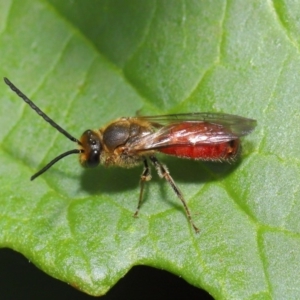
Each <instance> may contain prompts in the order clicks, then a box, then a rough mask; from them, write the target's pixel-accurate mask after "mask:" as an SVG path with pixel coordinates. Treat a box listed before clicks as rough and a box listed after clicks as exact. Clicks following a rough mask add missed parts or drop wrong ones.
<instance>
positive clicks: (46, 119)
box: [4, 77, 81, 145]
mask: <svg viewBox="0 0 300 300" xmlns="http://www.w3.org/2000/svg"><path fill="white" fill-rule="evenodd" d="M4 82H5V83H6V84H7V85H8V86H9V87H10V88H11V90H12V91H14V92H15V93H16V94H17V95H18V96H19V97H20V98H22V99H23V100H24V101H25V102H26V103H27V104H28V105H29V106H30V107H31V108H32V109H33V110H35V111H36V112H37V114H38V115H40V116H41V117H42V118H43V119H44V120H45V121H46V122H48V123H49V124H50V125H51V126H52V127H54V128H55V129H56V130H58V131H59V132H60V133H62V134H63V135H64V136H66V137H67V138H68V139H69V140H71V141H72V142H75V143H77V144H79V145H81V143H80V141H79V140H78V139H76V138H75V137H73V136H72V135H71V134H70V133H68V132H67V131H66V130H64V129H63V128H61V127H60V126H59V125H58V124H57V123H55V122H54V121H53V120H52V119H51V118H49V117H48V116H47V115H46V114H45V113H44V112H43V111H42V110H41V109H39V108H38V107H37V106H36V105H35V104H34V103H33V102H32V101H31V100H30V99H29V98H28V97H27V96H26V95H25V94H23V93H22V92H21V91H20V90H19V89H18V88H17V87H16V86H15V85H14V84H13V83H12V82H10V81H9V80H8V79H7V78H6V77H4Z"/></svg>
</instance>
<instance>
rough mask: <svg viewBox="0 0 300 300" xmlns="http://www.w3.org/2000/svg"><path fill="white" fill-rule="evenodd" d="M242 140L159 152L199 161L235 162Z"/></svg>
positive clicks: (171, 148)
mask: <svg viewBox="0 0 300 300" xmlns="http://www.w3.org/2000/svg"><path fill="white" fill-rule="evenodd" d="M239 149H240V140H239V139H237V140H233V141H230V142H225V143H221V144H211V145H209V144H202V145H201V144H200V145H195V146H185V145H178V146H170V147H164V148H160V149H158V151H159V152H162V153H165V154H169V155H174V156H177V157H184V158H190V159H199V160H220V161H222V160H234V159H235V158H236V157H237V155H238V154H239V152H240V151H239Z"/></svg>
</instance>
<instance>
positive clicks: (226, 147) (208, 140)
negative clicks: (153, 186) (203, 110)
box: [157, 122, 240, 161]
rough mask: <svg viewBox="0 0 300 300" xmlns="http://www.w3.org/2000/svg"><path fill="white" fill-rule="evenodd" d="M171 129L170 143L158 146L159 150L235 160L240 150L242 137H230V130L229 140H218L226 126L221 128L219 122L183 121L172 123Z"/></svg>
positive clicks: (190, 156)
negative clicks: (219, 134)
mask: <svg viewBox="0 0 300 300" xmlns="http://www.w3.org/2000/svg"><path fill="white" fill-rule="evenodd" d="M169 129H170V130H169V132H168V136H169V138H170V139H171V140H170V143H169V145H166V146H163V147H161V148H158V149H157V151H159V152H162V153H165V154H169V155H174V156H177V157H183V158H190V159H199V160H211V161H222V160H223V161H224V160H225V161H226V160H227V161H228V160H234V159H235V158H236V157H237V155H238V154H239V152H240V139H239V138H232V139H230V136H231V133H230V132H228V141H225V142H224V141H223V142H222V141H221V142H218V140H217V138H218V133H219V132H220V130H224V128H222V129H221V128H220V126H219V125H217V124H212V123H206V122H195V123H193V122H191V123H190V122H183V123H180V124H176V125H171V126H170V128H169ZM223 133H224V131H223Z"/></svg>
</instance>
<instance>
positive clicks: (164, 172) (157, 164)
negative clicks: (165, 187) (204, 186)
mask: <svg viewBox="0 0 300 300" xmlns="http://www.w3.org/2000/svg"><path fill="white" fill-rule="evenodd" d="M149 158H150V160H151V162H152V163H153V165H154V166H155V169H156V170H157V173H158V175H159V176H160V177H164V178H165V179H166V180H167V182H168V183H169V184H170V185H171V187H172V189H173V191H174V192H175V193H176V195H177V197H178V198H179V199H180V201H181V202H182V204H183V207H184V209H185V212H186V215H187V217H188V219H189V221H190V223H191V225H192V227H193V228H194V230H195V231H196V233H198V232H199V229H198V227H197V226H196V225H195V224H194V222H193V219H192V216H191V212H190V210H189V208H188V206H187V203H186V201H185V200H184V197H183V194H182V193H181V191H180V189H179V188H178V187H177V186H176V184H175V182H174V180H173V178H172V177H171V175H170V173H169V171H168V170H167V168H166V167H165V166H164V165H163V164H162V163H160V162H159V161H158V160H157V158H156V157H155V156H150V157H149Z"/></svg>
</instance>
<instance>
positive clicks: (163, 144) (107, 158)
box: [4, 78, 256, 232]
mask: <svg viewBox="0 0 300 300" xmlns="http://www.w3.org/2000/svg"><path fill="white" fill-rule="evenodd" d="M4 81H5V83H6V84H7V85H8V86H9V87H10V88H11V89H12V91H14V92H15V93H16V94H17V95H18V96H19V97H20V98H22V99H23V100H24V101H25V102H26V103H27V104H28V105H29V106H30V107H31V108H32V109H33V110H35V111H36V112H37V114H38V115H40V116H41V117H42V118H43V119H44V120H45V121H46V122H48V123H49V124H50V125H51V126H52V127H54V128H55V129H57V130H58V131H59V132H60V133H62V134H63V135H65V136H66V137H67V138H68V139H70V140H71V141H72V142H75V143H77V145H78V148H77V149H73V150H69V151H67V152H64V153H62V154H60V155H59V156H57V157H56V158H54V159H53V160H52V161H50V162H49V163H48V164H47V165H46V166H44V167H43V168H42V169H41V170H40V171H38V172H37V173H35V174H34V175H33V176H32V177H31V180H34V179H35V178H37V177H38V176H40V175H41V174H43V173H44V172H46V171H47V170H48V169H49V168H50V167H52V166H53V165H54V164H55V163H56V162H58V161H59V160H61V159H62V158H64V157H66V156H68V155H71V154H79V161H80V164H81V165H82V166H83V167H88V168H93V167H96V166H98V165H99V164H102V165H105V166H119V167H124V168H131V167H134V166H136V165H139V164H144V169H143V172H142V175H141V178H140V194H139V200H138V205H137V209H136V211H135V213H134V216H135V217H137V215H138V213H139V210H140V207H141V204H142V200H143V192H144V185H145V182H146V181H149V180H150V179H151V171H150V167H149V165H148V160H149V161H150V163H151V164H152V165H153V166H154V168H155V169H156V171H157V173H158V175H159V176H160V177H161V178H165V180H166V181H167V182H168V183H169V185H170V186H171V188H172V189H173V190H174V192H175V194H176V195H177V197H178V198H179V199H180V201H181V202H182V204H183V207H184V209H185V212H186V215H187V218H188V220H189V222H190V224H191V226H192V227H193V229H194V230H195V231H196V232H198V231H199V229H198V227H197V226H196V225H195V223H194V221H193V218H192V215H191V212H190V210H189V208H188V205H187V202H186V200H185V199H184V196H183V194H182V192H181V191H180V189H179V188H178V187H177V185H176V184H175V182H174V180H173V178H172V177H171V175H170V173H169V171H168V169H167V168H166V166H165V165H163V164H162V163H161V162H160V161H159V160H158V159H157V158H156V156H155V154H156V153H157V152H160V153H164V154H168V155H173V156H177V157H180V158H189V159H194V160H204V161H227V162H230V161H234V160H235V159H236V158H237V157H238V155H239V154H240V151H241V142H240V137H242V136H245V135H247V134H249V133H250V132H251V131H252V130H253V129H254V128H255V126H256V121H255V120H252V119H247V118H243V117H240V116H235V115H229V114H222V113H187V114H174V115H161V116H141V117H129V118H119V119H117V120H114V121H112V122H110V123H109V124H107V125H106V126H104V127H102V128H100V129H96V130H91V129H88V130H86V131H85V132H84V133H83V134H82V135H81V137H80V139H79V140H78V139H76V138H75V137H73V136H72V135H71V134H69V133H68V132H67V131H66V130H64V129H63V128H62V127H60V126H59V125H58V124H57V123H55V122H54V121H53V120H52V119H51V118H49V117H48V116H47V115H46V114H45V113H44V112H43V111H42V110H41V109H39V108H38V107H37V106H36V105H35V104H34V103H33V102H32V101H31V100H30V99H29V98H28V97H27V96H26V95H25V94H23V93H22V92H21V91H20V90H19V89H18V88H17V87H16V86H15V85H14V84H13V83H11V82H10V81H9V80H8V79H7V78H4Z"/></svg>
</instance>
